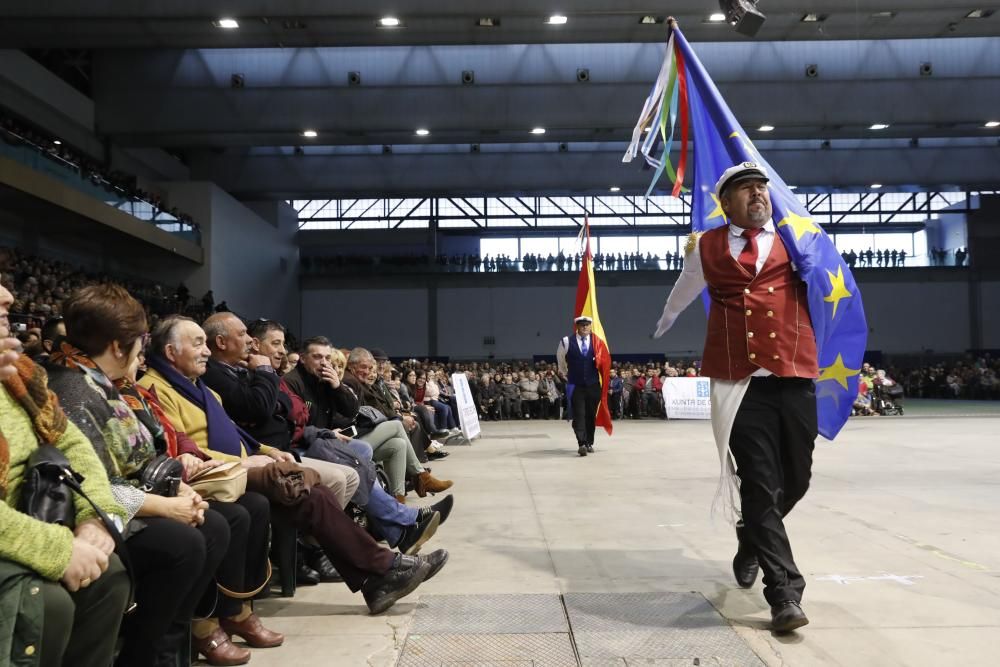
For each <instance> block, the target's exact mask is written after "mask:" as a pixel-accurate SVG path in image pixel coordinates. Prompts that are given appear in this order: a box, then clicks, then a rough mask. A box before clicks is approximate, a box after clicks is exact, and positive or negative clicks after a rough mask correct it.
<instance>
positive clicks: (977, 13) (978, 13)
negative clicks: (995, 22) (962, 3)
mask: <svg viewBox="0 0 1000 667" xmlns="http://www.w3.org/2000/svg"><path fill="white" fill-rule="evenodd" d="M995 11H996V10H995V9H973V10H972V11H971V12H969V13H968V14H966V15H965V18H967V19H988V18H989V17H991V16H993V12H995Z"/></svg>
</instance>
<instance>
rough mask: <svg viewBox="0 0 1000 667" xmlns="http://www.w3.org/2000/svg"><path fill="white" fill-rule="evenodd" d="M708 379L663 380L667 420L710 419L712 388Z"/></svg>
mask: <svg viewBox="0 0 1000 667" xmlns="http://www.w3.org/2000/svg"><path fill="white" fill-rule="evenodd" d="M709 382H711V381H710V380H709V379H708V378H663V404H664V406H666V409H667V419H711V418H712V391H711V389H712V386H711V385H710V384H709Z"/></svg>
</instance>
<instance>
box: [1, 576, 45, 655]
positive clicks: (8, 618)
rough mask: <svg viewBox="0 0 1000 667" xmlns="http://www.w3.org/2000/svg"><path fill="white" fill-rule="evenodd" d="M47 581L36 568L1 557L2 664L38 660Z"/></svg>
mask: <svg viewBox="0 0 1000 667" xmlns="http://www.w3.org/2000/svg"><path fill="white" fill-rule="evenodd" d="M43 581H44V580H43V579H42V577H40V576H39V575H38V573H37V572H35V571H34V570H29V569H28V568H26V567H22V566H20V565H18V564H17V563H11V562H10V561H6V560H2V559H0V664H2V665H10V667H35V665H37V664H38V657H39V653H40V652H39V650H38V649H39V648H40V644H41V641H42V621H43V618H44V616H45V607H44V603H43V597H44V596H43V595H42V582H43ZM8 659H9V662H8Z"/></svg>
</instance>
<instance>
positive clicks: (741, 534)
mask: <svg viewBox="0 0 1000 667" xmlns="http://www.w3.org/2000/svg"><path fill="white" fill-rule="evenodd" d="M736 539H737V540H738V541H739V547H738V548H737V549H736V556H735V557H734V558H733V576H735V577H736V583H737V584H739V586H740V588H750V587H751V586H753V582H755V581H757V573H758V572H760V564H759V563H758V562H757V554H756V553H755V552H754V549H753V545H751V544H750V542H749V541H748V540H747V536H746V528H744V527H743V524H742V523H738V524H736Z"/></svg>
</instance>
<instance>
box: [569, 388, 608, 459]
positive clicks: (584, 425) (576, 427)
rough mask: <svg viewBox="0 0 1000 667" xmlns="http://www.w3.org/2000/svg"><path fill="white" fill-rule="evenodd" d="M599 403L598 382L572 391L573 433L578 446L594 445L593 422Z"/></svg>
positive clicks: (599, 391)
mask: <svg viewBox="0 0 1000 667" xmlns="http://www.w3.org/2000/svg"><path fill="white" fill-rule="evenodd" d="M600 402H601V383H600V382H595V383H594V384H588V385H585V386H582V387H581V386H577V387H576V388H575V389H573V432H574V433H575V434H576V441H577V443H578V444H581V445H592V444H594V427H595V425H594V421H595V420H596V419H597V405H598V404H599V403H600Z"/></svg>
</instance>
